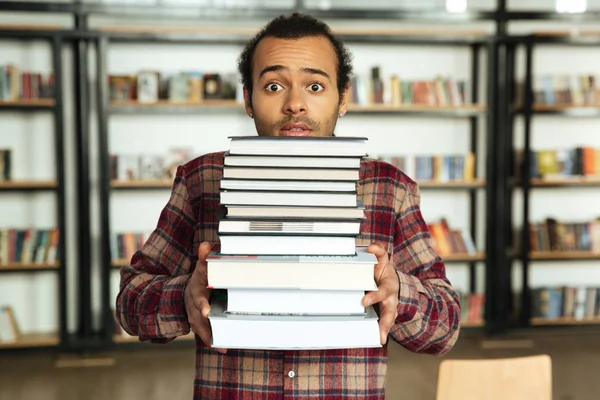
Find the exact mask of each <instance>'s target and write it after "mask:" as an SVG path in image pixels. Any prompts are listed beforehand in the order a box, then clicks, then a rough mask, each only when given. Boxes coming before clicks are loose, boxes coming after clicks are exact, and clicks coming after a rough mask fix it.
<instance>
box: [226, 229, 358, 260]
mask: <svg viewBox="0 0 600 400" xmlns="http://www.w3.org/2000/svg"><path fill="white" fill-rule="evenodd" d="M220 241H221V253H222V254H230V255H245V254H248V255H300V254H303V255H339V256H347V255H352V254H354V247H355V243H356V240H355V237H354V236H340V235H338V236H333V235H330V236H321V235H308V234H303V235H289V236H288V235H283V234H278V235H273V234H265V235H257V234H245V235H231V236H229V235H221V237H220Z"/></svg>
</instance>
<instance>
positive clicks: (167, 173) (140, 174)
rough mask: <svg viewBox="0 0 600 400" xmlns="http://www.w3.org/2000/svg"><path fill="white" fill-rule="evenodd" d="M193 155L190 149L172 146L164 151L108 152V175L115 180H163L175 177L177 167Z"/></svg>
mask: <svg viewBox="0 0 600 400" xmlns="http://www.w3.org/2000/svg"><path fill="white" fill-rule="evenodd" d="M193 156H194V153H193V151H192V149H189V148H173V149H169V150H168V151H166V152H165V153H154V154H152V153H144V154H132V153H121V154H110V155H109V166H108V168H109V175H110V179H111V180H117V181H163V180H172V179H174V178H175V174H176V172H177V167H179V166H180V165H182V164H185V163H186V162H188V161H189V160H191V159H192V158H193Z"/></svg>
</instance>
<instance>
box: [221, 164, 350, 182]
mask: <svg viewBox="0 0 600 400" xmlns="http://www.w3.org/2000/svg"><path fill="white" fill-rule="evenodd" d="M223 178H225V179H266V180H275V179H279V180H308V181H352V182H356V181H357V180H358V179H359V178H360V171H359V170H357V169H325V168H314V169H312V168H277V167H275V168H266V167H265V168H263V167H223Z"/></svg>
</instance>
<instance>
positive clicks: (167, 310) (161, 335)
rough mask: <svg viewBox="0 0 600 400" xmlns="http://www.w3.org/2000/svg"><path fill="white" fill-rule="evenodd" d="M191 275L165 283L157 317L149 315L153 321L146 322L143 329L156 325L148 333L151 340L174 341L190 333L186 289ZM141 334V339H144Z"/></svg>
mask: <svg viewBox="0 0 600 400" xmlns="http://www.w3.org/2000/svg"><path fill="white" fill-rule="evenodd" d="M190 277H191V274H186V275H181V276H178V277H175V278H172V279H169V280H168V281H166V282H165V284H164V286H163V290H162V293H161V296H160V302H159V305H158V310H157V313H156V315H147V316H146V318H148V319H151V320H152V321H150V320H146V321H144V323H142V324H141V327H147V326H151V325H155V329H152V330H149V331H147V333H156V335H152V334H150V335H149V336H150V337H148V338H149V339H173V338H175V337H177V336H181V335H185V334H187V333H189V331H190V325H189V323H188V318H187V312H186V310H185V300H184V295H185V287H186V286H187V283H188V282H189V280H190ZM141 333H142V332H140V337H142V334H141Z"/></svg>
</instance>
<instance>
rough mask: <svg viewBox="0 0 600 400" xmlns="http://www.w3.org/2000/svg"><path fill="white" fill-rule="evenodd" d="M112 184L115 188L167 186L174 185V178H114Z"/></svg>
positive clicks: (168, 187)
mask: <svg viewBox="0 0 600 400" xmlns="http://www.w3.org/2000/svg"><path fill="white" fill-rule="evenodd" d="M110 186H111V187H112V188H114V189H146V188H167V189H170V188H172V187H173V181H172V180H167V179H165V180H143V181H142V180H139V181H119V180H113V181H111V182H110Z"/></svg>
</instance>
